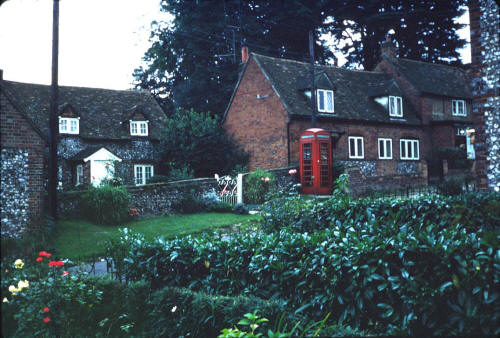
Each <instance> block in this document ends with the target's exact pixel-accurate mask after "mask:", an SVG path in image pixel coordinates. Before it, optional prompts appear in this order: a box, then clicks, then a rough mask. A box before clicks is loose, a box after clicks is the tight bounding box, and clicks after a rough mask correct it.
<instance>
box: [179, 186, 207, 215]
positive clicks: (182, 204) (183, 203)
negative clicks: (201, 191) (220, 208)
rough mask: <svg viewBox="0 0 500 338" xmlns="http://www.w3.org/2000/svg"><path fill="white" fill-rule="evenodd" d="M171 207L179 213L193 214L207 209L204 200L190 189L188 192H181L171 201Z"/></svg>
mask: <svg viewBox="0 0 500 338" xmlns="http://www.w3.org/2000/svg"><path fill="white" fill-rule="evenodd" d="M172 209H173V210H174V211H176V212H178V213H181V214H194V213H197V212H202V211H205V210H207V205H206V203H205V201H204V200H203V199H202V198H200V197H198V196H197V194H196V192H195V191H194V190H193V189H191V190H190V191H189V192H183V193H182V194H181V195H180V197H179V198H177V199H176V200H175V201H174V202H172Z"/></svg>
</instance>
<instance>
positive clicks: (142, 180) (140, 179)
mask: <svg viewBox="0 0 500 338" xmlns="http://www.w3.org/2000/svg"><path fill="white" fill-rule="evenodd" d="M153 175H154V172H153V165H152V164H134V178H135V185H144V184H146V182H147V180H148V179H149V178H150V177H151V176H153Z"/></svg>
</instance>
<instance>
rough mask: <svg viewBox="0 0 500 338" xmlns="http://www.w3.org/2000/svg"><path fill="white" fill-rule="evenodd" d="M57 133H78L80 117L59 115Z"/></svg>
mask: <svg viewBox="0 0 500 338" xmlns="http://www.w3.org/2000/svg"><path fill="white" fill-rule="evenodd" d="M59 133H60V134H74V135H78V134H79V133H80V118H79V117H76V118H75V117H61V116H59Z"/></svg>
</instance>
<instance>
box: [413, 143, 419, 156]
mask: <svg viewBox="0 0 500 338" xmlns="http://www.w3.org/2000/svg"><path fill="white" fill-rule="evenodd" d="M413 157H414V158H415V159H417V158H418V141H415V142H413Z"/></svg>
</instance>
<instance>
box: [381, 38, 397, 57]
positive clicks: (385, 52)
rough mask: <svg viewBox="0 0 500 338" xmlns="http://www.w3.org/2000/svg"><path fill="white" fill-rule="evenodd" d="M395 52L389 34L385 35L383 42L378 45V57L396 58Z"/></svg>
mask: <svg viewBox="0 0 500 338" xmlns="http://www.w3.org/2000/svg"><path fill="white" fill-rule="evenodd" d="M397 52H398V50H397V48H396V44H395V43H394V42H392V38H391V36H390V34H389V33H387V35H386V36H385V41H384V42H382V43H381V44H380V55H381V56H387V57H389V58H395V57H397Z"/></svg>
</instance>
